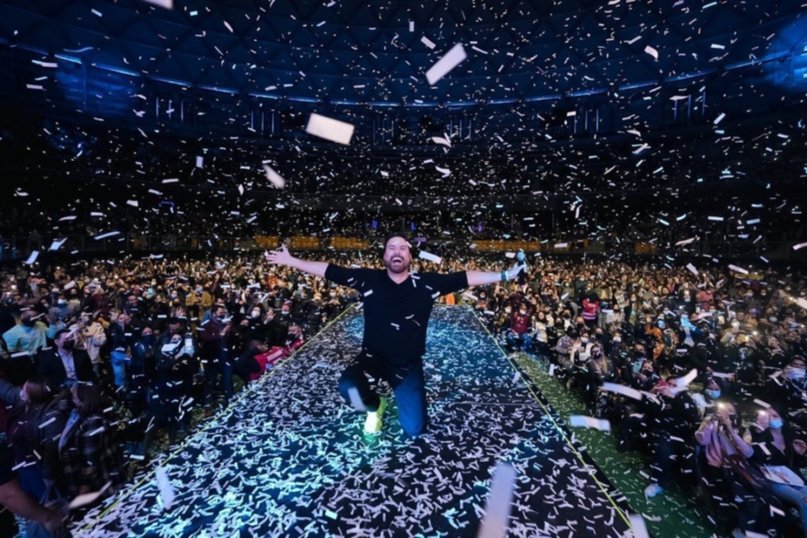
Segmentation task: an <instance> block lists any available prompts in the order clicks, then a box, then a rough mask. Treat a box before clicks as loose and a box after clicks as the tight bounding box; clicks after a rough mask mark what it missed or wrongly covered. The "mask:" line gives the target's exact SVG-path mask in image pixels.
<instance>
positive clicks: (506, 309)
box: [504, 306, 512, 314]
mask: <svg viewBox="0 0 807 538" xmlns="http://www.w3.org/2000/svg"><path fill="white" fill-rule="evenodd" d="M510 312H512V310H511V309H510V307H509V306H508V307H507V308H505V309H504V313H505V314H509V313H510Z"/></svg>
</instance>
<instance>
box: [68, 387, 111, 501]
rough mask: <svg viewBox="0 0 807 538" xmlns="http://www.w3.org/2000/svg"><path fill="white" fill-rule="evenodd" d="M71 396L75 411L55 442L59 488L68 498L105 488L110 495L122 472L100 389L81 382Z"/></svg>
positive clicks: (74, 388)
mask: <svg viewBox="0 0 807 538" xmlns="http://www.w3.org/2000/svg"><path fill="white" fill-rule="evenodd" d="M71 393H72V396H73V403H74V405H75V408H74V409H73V410H72V412H71V413H70V416H69V418H68V419H67V421H66V422H65V426H64V429H63V430H62V432H61V435H60V436H59V443H58V449H59V460H60V461H61V463H62V483H63V488H62V489H63V491H65V492H66V493H67V494H69V495H70V496H71V497H74V496H76V495H79V494H83V493H89V492H94V491H100V490H101V489H103V488H105V487H106V491H107V492H111V491H113V490H114V486H117V485H119V484H120V483H121V482H122V481H123V478H124V473H123V469H122V466H121V457H120V451H119V449H118V446H119V445H118V443H117V439H116V435H115V431H116V430H115V427H114V426H112V424H111V422H112V421H110V417H108V413H105V411H104V406H105V403H104V399H103V396H102V394H101V390H100V388H99V387H98V386H97V385H89V384H86V383H80V384H78V385H76V386H74V387H73V389H72V390H71ZM110 411H111V407H110ZM110 486H111V487H110Z"/></svg>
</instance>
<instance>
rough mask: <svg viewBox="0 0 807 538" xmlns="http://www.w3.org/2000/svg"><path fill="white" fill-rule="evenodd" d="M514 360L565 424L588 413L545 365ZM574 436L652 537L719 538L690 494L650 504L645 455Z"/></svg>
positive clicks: (593, 436) (583, 434) (598, 436)
mask: <svg viewBox="0 0 807 538" xmlns="http://www.w3.org/2000/svg"><path fill="white" fill-rule="evenodd" d="M512 358H513V359H514V360H515V362H516V363H517V364H518V365H519V367H520V368H522V370H523V371H524V372H526V373H527V374H528V375H529V377H530V378H531V379H532V381H533V382H534V383H535V385H536V386H537V387H538V388H539V389H540V390H541V392H542V393H543V395H544V397H545V398H546V399H547V400H548V402H549V404H550V405H551V406H552V407H553V408H554V409H555V411H557V412H558V413H559V414H560V416H561V417H562V418H563V419H564V420H565V419H567V418H568V417H569V415H585V414H587V413H586V407H585V404H584V403H583V401H582V399H580V398H579V397H578V395H577V394H575V393H574V392H569V391H568V390H567V389H566V387H565V386H563V385H562V384H561V383H559V382H558V380H557V379H555V378H553V377H550V376H549V374H548V372H547V369H546V365H545V364H544V363H542V362H540V361H539V360H538V359H536V357H535V356H533V355H527V354H523V353H519V354H517V355H515V356H512ZM573 433H574V434H575V436H576V438H577V439H578V440H579V441H580V442H581V443H582V444H583V445H584V446H585V447H586V450H587V452H588V453H589V454H590V455H591V457H592V458H593V459H594V461H595V462H596V463H597V465H598V466H599V467H600V469H602V471H603V472H604V473H605V474H606V476H607V477H608V479H609V480H610V481H611V482H612V483H613V484H614V485H615V486H616V487H617V489H619V491H621V492H622V493H623V494H624V495H625V497H626V498H627V499H628V503H629V504H630V506H631V507H632V508H633V509H634V510H637V511H638V512H639V513H641V514H642V516H643V517H644V518H645V521H646V523H647V529H648V530H649V531H650V533H651V534H652V536H654V537H655V538H673V537H680V538H695V537H709V536H715V535H716V534H715V530H714V527H713V526H712V525H711V524H710V523H709V521H708V520H707V519H706V514H705V513H704V511H703V510H700V509H699V508H698V506H697V499H696V498H694V497H693V495H692V494H691V493H689V492H687V491H685V490H683V489H682V490H679V489H677V488H676V489H673V490H671V491H667V492H665V493H664V494H663V495H660V496H658V497H656V498H653V499H645V496H644V488H645V487H646V486H647V485H648V481H647V479H646V478H644V477H642V476H641V475H640V474H639V472H640V471H642V472H644V473H647V472H648V463H647V461H646V460H645V458H644V457H643V456H642V455H640V454H638V453H635V452H628V453H622V452H619V451H617V449H616V438H615V437H614V436H613V435H612V434H609V433H605V432H600V431H597V430H591V429H583V428H574V429H573Z"/></svg>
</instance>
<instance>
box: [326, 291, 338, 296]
mask: <svg viewBox="0 0 807 538" xmlns="http://www.w3.org/2000/svg"><path fill="white" fill-rule="evenodd" d="M328 295H329V296H330V297H336V292H335V291H332V292H330V293H328Z"/></svg>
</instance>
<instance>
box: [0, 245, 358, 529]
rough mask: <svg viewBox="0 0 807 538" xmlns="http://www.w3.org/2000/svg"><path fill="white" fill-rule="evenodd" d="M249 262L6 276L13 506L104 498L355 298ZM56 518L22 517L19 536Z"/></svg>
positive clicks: (0, 421)
mask: <svg viewBox="0 0 807 538" xmlns="http://www.w3.org/2000/svg"><path fill="white" fill-rule="evenodd" d="M256 260H258V257H255V258H254V259H252V260H247V259H245V258H235V259H231V260H229V261H225V260H223V259H218V260H216V261H215V262H213V263H210V262H207V261H189V260H178V261H170V262H169V261H162V260H152V259H146V260H140V261H135V260H121V261H120V262H118V263H115V264H114V265H112V264H109V263H106V262H102V263H78V264H75V265H73V266H71V267H69V268H65V267H46V268H43V269H41V270H39V271H27V270H25V269H22V268H21V269H20V270H19V271H17V272H16V273H14V272H7V273H3V274H2V276H1V277H0V286H1V287H2V293H3V296H2V304H1V305H0V333H2V339H0V399H2V400H3V401H4V402H5V404H6V405H5V407H0V429H1V430H2V432H4V435H5V438H4V439H3V442H2V444H3V445H4V448H9V449H10V451H9V452H7V453H6V452H4V454H3V456H4V464H7V468H8V469H7V471H8V472H7V473H6V475H4V476H6V477H8V478H9V482H11V480H12V479H16V482H15V485H16V486H15V487H18V488H19V490H15V491H17V492H18V493H19V495H18V496H17V497H19V498H22V497H23V496H25V497H27V498H28V499H29V500H31V501H33V502H34V503H35V505H36V503H38V504H39V505H40V506H51V505H55V506H59V505H61V504H63V503H64V502H65V501H67V500H70V499H73V498H74V497H75V496H76V495H80V494H85V493H92V492H99V491H102V492H103V494H104V495H108V494H109V493H111V492H113V491H114V490H115V488H116V487H117V486H119V485H120V484H121V483H123V482H124V481H126V480H127V479H128V478H129V477H130V476H131V474H132V473H133V472H134V471H136V469H137V467H138V466H139V465H143V464H145V463H147V462H148V460H149V459H150V458H151V457H153V456H154V455H155V454H156V453H157V452H159V451H160V450H161V449H164V448H166V444H165V440H164V439H163V437H164V436H165V437H167V441H168V443H174V442H176V441H177V440H178V439H180V438H181V437H183V436H184V435H187V433H189V432H190V431H192V430H193V428H194V426H195V425H196V424H197V423H198V422H199V421H201V420H204V419H206V418H207V417H209V416H211V415H213V414H214V413H215V412H216V410H217V409H220V408H221V407H222V406H226V405H228V403H229V400H230V398H231V397H232V396H233V394H234V392H235V391H236V390H237V389H238V388H240V387H241V386H243V384H246V383H250V382H252V381H255V380H256V379H258V378H259V377H260V376H261V375H262V374H263V373H264V372H266V371H267V370H268V369H270V368H271V367H272V366H273V365H275V364H277V363H278V362H279V361H281V360H283V359H284V358H286V357H288V356H289V355H290V354H291V353H293V352H294V351H295V350H296V349H298V348H299V347H300V346H302V345H303V343H304V341H305V335H311V334H315V333H316V332H317V331H319V329H320V328H321V327H322V325H323V324H324V323H326V322H327V321H329V320H330V319H333V318H334V317H335V316H336V315H338V314H339V313H340V312H341V311H342V310H344V308H345V306H346V305H347V303H349V302H350V301H352V300H355V298H354V297H352V296H351V295H349V294H348V293H347V290H344V289H337V288H335V287H327V286H326V285H325V283H324V282H323V281H316V280H314V279H306V278H304V277H303V276H302V275H300V274H297V273H294V272H291V271H289V270H286V269H282V268H271V269H270V268H268V267H267V266H265V265H264V264H262V263H261V262H259V261H256ZM6 445H7V446H6ZM12 471H13V472H12ZM4 504H5V503H4ZM7 506H13V503H12V504H11V505H7ZM28 514H29V515H30V514H31V512H28ZM54 514H55V512H53V511H49V510H48V509H43V510H41V511H39V512H38V513H37V514H36V516H37V517H33V516H31V517H28V518H27V521H26V523H25V525H26V527H27V531H26V532H27V534H28V535H30V536H39V535H40V534H38V533H46V532H48V529H50V530H52V529H53V528H54V521H56V520H55V519H54V517H55V515H54ZM21 523H22V521H21ZM45 535H46V534H45Z"/></svg>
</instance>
